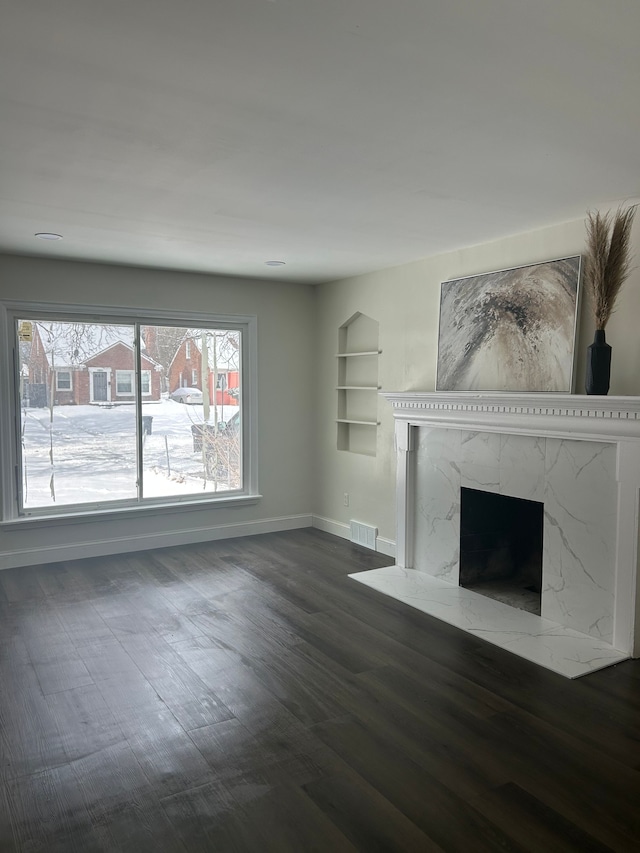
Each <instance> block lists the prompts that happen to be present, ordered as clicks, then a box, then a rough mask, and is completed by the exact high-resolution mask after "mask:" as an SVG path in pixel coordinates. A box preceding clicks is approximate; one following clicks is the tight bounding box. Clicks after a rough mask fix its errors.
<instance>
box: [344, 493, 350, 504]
mask: <svg viewBox="0 0 640 853" xmlns="http://www.w3.org/2000/svg"><path fill="white" fill-rule="evenodd" d="M343 501H344V505H345V506H349V492H345V493H344V498H343Z"/></svg>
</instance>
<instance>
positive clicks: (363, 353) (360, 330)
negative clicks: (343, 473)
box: [336, 311, 380, 456]
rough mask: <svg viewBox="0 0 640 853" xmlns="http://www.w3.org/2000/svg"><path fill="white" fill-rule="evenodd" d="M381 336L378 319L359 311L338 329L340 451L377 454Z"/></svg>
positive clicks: (337, 388)
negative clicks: (379, 339) (379, 340)
mask: <svg viewBox="0 0 640 853" xmlns="http://www.w3.org/2000/svg"><path fill="white" fill-rule="evenodd" d="M378 337H379V324H378V322H377V320H374V319H372V318H371V317H367V315H366V314H361V313H360V312H359V311H358V312H356V313H355V314H354V315H353V316H352V317H350V318H349V319H348V320H347V321H346V323H343V324H342V326H340V328H339V329H338V352H337V353H336V358H337V361H338V371H337V372H338V382H337V386H336V391H337V395H338V417H337V418H336V422H337V425H338V450H347V451H350V452H351V453H362V454H364V455H366V456H375V455H376V438H377V427H378V424H379V421H378V391H379V390H380V386H379V384H378V359H379V355H380V349H379V346H378Z"/></svg>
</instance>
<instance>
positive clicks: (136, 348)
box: [133, 323, 144, 501]
mask: <svg viewBox="0 0 640 853" xmlns="http://www.w3.org/2000/svg"><path fill="white" fill-rule="evenodd" d="M133 328H134V333H133V334H134V342H133V352H134V358H135V376H134V380H135V381H134V383H133V385H134V391H135V400H136V468H137V487H138V489H137V492H138V501H141V500H142V495H143V492H142V487H143V483H142V477H143V463H144V458H143V453H144V449H143V443H144V433H143V432H142V357H141V354H140V323H134V327H133Z"/></svg>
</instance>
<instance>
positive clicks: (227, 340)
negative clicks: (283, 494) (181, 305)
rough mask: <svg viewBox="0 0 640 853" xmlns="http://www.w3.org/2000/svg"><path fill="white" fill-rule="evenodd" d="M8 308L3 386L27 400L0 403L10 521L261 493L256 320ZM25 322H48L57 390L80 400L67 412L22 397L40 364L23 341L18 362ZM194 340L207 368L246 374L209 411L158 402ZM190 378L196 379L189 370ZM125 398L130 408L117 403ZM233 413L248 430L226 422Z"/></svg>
mask: <svg viewBox="0 0 640 853" xmlns="http://www.w3.org/2000/svg"><path fill="white" fill-rule="evenodd" d="M2 307H3V308H4V310H3V311H1V312H0V394H1V395H2V398H3V399H5V400H9V401H13V400H15V401H16V402H17V403H19V405H17V406H16V410H13V411H12V405H9V406H6V407H2V408H0V434H3V435H4V436H6V437H7V440H5V441H3V442H0V453H2V465H1V466H0V477H1V478H2V483H0V485H1V486H2V489H3V493H4V494H5V495H7V496H9V499H7V500H6V501H4V502H3V504H2V510H1V511H2V518H3V519H4V520H11V519H17V518H20V517H26V518H30V517H33V518H36V517H42V516H51V515H63V516H64V515H66V514H68V513H72V514H73V515H76V514H79V513H80V514H82V513H83V512H90V513H96V512H113V511H115V510H118V511H119V510H131V511H135V510H138V509H144V508H145V506H148V505H150V506H155V505H158V504H162V505H168V506H174V505H177V504H180V503H181V502H185V501H186V502H189V503H201V502H212V503H221V504H223V505H226V506H228V505H232V504H233V505H237V504H238V503H242V502H246V501H255V500H256V499H257V496H258V489H257V468H256V464H255V463H256V458H257V456H256V448H257V425H256V423H255V417H254V413H255V406H256V400H257V390H256V385H255V382H256V376H257V351H256V342H257V335H256V322H255V318H251V317H247V318H238V317H234V318H232V320H228V319H227V320H225V318H224V317H222V318H219V317H215V316H214V317H211V318H209V319H208V320H207V318H204V317H203V316H201V315H197V316H196V315H193V319H192V325H186V324H185V325H183V326H179V327H178V326H164V325H162V321H163V320H164V317H162V315H161V314H160V312H156V313H155V314H153V313H152V314H151V315H149V314H145V315H144V316H142V317H140V318H139V317H137V316H131V317H129V316H128V314H127V313H126V312H125V311H124V310H120V311H118V313H117V314H115V311H114V314H115V317H114V319H113V320H112V319H111V318H110V315H109V309H103V316H102V317H100V318H97V317H96V315H95V309H89V308H88V309H87V310H86V311H85V312H84V313H83V311H82V308H80V307H79V308H77V309H76V307H75V306H74V307H73V308H67V309H66V312H65V313H64V314H61V313H59V312H56V309H55V307H47V308H46V309H41V310H40V311H38V310H36V308H34V306H33V305H30V304H18V303H10V304H9V303H7V304H6V305H4V306H2ZM168 319H169V318H167V320H168ZM25 320H27V321H28V322H31V323H33V325H34V328H36V327H37V328H38V329H39V335H40V340H41V342H42V347H41V352H42V358H43V359H44V368H45V370H51V369H53V370H54V372H55V373H56V388H57V389H58V390H60V391H71V390H73V391H74V395H76V397H77V400H76V402H78V403H79V405H78V406H72V407H69V406H65V407H64V411H60V412H58V405H62V403H60V404H59V403H58V401H57V399H54V400H53V403H52V406H51V407H50V410H49V409H44V408H37V404H36V403H35V402H34V401H33V400H32V399H31V398H30V397H29V396H28V393H25V391H24V389H25V388H27V389H28V388H29V386H30V384H32V383H33V382H34V380H35V371H36V370H37V369H39V368H40V365H31V364H30V362H29V357H28V354H27V352H26V349H25V352H24V355H22V354H20V355H19V358H18V360H17V361H18V362H19V363H17V364H14V359H13V351H14V350H15V351H16V353H18V352H19V347H18V346H17V344H18V328H19V324H20V323H21V322H24V321H25ZM194 320H195V321H196V322H197V325H196V323H194V322H193V321H194ZM165 322H166V321H165ZM170 322H173V323H175V318H174V317H172V318H171V320H170ZM207 322H208V323H209V325H207ZM143 323H144V324H145V327H148V328H151V330H152V332H153V334H154V335H155V337H156V338H157V339H158V340H159V341H161V342H163V343H164V346H163V347H162V349H160V348H159V349H158V350H157V351H154V353H153V357H152V356H151V355H150V354H148V353H146V352H145V353H143V352H141V350H140V347H139V343H138V342H139V341H140V338H141V335H140V328H141V325H142V324H143ZM187 336H189V337H190V338H191V339H192V340H193V339H197V340H198V341H202V342H203V344H202V348H200V347H199V348H198V358H199V359H200V358H202V361H203V364H208V365H209V369H211V366H212V365H217V366H219V368H220V369H223V370H225V371H228V370H233V371H235V372H236V374H237V375H238V376H239V377H240V385H239V393H238V397H237V399H234V400H233V401H228V400H225V401H220V400H215V399H214V400H211V401H209V403H208V406H207V411H206V414H205V406H204V404H203V402H202V399H200V401H199V402H198V401H194V402H191V401H189V400H182V401H181V402H184V403H187V405H175V401H170V402H169V401H166V400H165V401H163V400H162V399H161V396H160V381H161V376H162V374H163V372H164V373H165V374H168V372H169V369H170V367H171V364H172V363H173V362H174V361H175V359H176V356H177V355H178V354H179V353H182V354H184V348H183V347H182V344H183V343H184V341H185V338H186V337H187ZM23 362H24V363H23ZM56 363H57V364H65V363H66V364H71V363H73V364H74V368H73V370H72V369H71V368H66V369H65V368H62V367H60V368H57V367H55V365H56ZM150 363H151V365H153V367H152V368H150V367H148V366H147V365H149V364H150ZM47 364H48V365H49V366H48V367H47ZM128 365H131V367H128ZM196 372H197V374H198V375H199V374H200V371H199V370H198V371H196ZM12 374H13V376H12ZM74 374H75V378H74ZM189 376H191V377H192V378H193V379H194V380H196V379H197V377H196V376H195V375H194V374H193V371H192V370H191V369H190V370H189V373H188V376H187V378H188V377H189ZM10 381H11V383H12V384H11V385H10V384H9V382H10ZM137 382H139V383H140V392H141V393H140V396H139V397H138V396H137V395H136V383H137ZM194 384H195V382H194ZM73 386H77V387H73ZM21 395H22V396H21ZM118 399H120V400H121V401H122V400H123V399H124V400H126V401H127V402H129V403H130V405H127V406H118V405H115V406H114V405H112V404H113V403H114V402H117V400H118ZM234 416H235V421H234V422H235V423H240V424H242V427H241V429H237V430H226V429H224V428H223V427H222V428H220V429H218V428H217V424H221V425H222V424H226V423H229V422H230V421H231V420H232V418H234ZM205 417H206V418H207V424H204V418H205ZM151 421H152V422H153V428H151ZM43 459H45V460H46V462H45V464H42V460H43ZM16 471H17V473H18V476H17V477H15V476H12V475H13V473H14V472H16Z"/></svg>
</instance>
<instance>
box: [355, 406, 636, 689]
mask: <svg viewBox="0 0 640 853" xmlns="http://www.w3.org/2000/svg"><path fill="white" fill-rule="evenodd" d="M383 396H384V397H385V398H386V399H387V400H388V401H389V402H390V403H391V404H392V406H393V409H394V418H395V444H396V453H397V478H396V482H397V490H396V517H397V537H396V566H395V567H389V568H388V569H379V570H374V571H372V572H365V573H361V574H360V575H358V576H357V579H358V580H360V581H361V582H363V583H368V584H369V585H371V586H374V587H375V588H377V589H380V590H381V591H384V592H387V593H388V594H391V595H394V596H395V597H397V598H400V600H403V601H406V602H407V603H410V604H412V605H413V606H416V607H419V608H420V609H422V610H424V611H425V612H428V613H431V614H432V615H436V616H437V618H441V619H443V620H444V621H448V622H449V623H450V624H453V625H457V626H458V627H461V628H463V630H466V631H469V632H471V633H474V634H475V635H476V636H478V637H482V638H484V639H487V640H488V641H489V642H493V643H495V644H496V645H501V646H503V647H504V648H508V649H509V650H510V651H513V652H514V653H515V654H521V656H522V657H527V658H529V659H531V660H535V661H536V662H539V663H541V664H542V665H545V666H549V668H551V669H554V670H555V671H557V672H562V673H563V674H565V675H568V676H569V677H576V676H577V675H582V674H584V673H585V672H589V671H592V670H593V669H597V668H600V667H602V666H606V665H609V664H610V663H613V662H616V661H619V660H624V659H625V657H629V656H630V655H632V654H633V653H634V648H635V650H636V651H637V652H638V653H640V643H637V644H636V645H635V647H634V641H635V639H636V636H637V634H638V632H637V631H636V609H638V610H640V607H639V606H638V603H637V598H636V577H637V563H638V550H639V549H638V532H639V531H638V496H639V490H640V399H639V398H635V397H634V398H629V397H585V396H580V395H565V394H512V393H476V392H435V393H429V392H408V393H384V394H383ZM467 490H469V491H467ZM471 491H476V492H480V493H482V494H483V495H485V496H486V494H487V493H490V494H492V495H495V496H497V497H498V499H500V498H515V499H519V500H520V501H524V502H532V503H533V504H536V505H537V506H538V509H536V510H535V513H537V518H538V521H531V525H532V527H536V525H537V526H538V527H539V519H540V514H541V517H542V544H541V545H535V544H531V545H529V546H527V548H528V549H529V556H528V557H526V558H525V562H528V561H529V558H531V561H533V557H532V555H533V553H534V552H537V556H536V557H535V563H536V569H535V572H534V573H532V574H531V573H530V569H531V567H530V566H527V568H526V571H525V574H527V573H529V575H528V577H527V578H526V580H527V583H526V586H530V587H532V588H533V589H532V590H529V592H534V593H535V595H536V602H537V597H538V596H539V603H536V605H535V608H534V609H535V611H536V612H531V611H529V612H527V610H525V609H520V608H514V607H512V606H507V605H506V604H505V603H504V602H503V601H501V600H497V599H496V600H493V598H489V597H487V595H486V592H487V590H488V587H486V586H485V592H484V593H483V594H482V595H479V594H478V593H479V592H480V587H479V586H478V587H476V586H475V583H476V582H481V581H480V579H479V578H476V580H475V581H474V580H471V581H470V580H469V578H468V576H467V569H468V566H469V565H470V563H469V559H470V558H469V555H468V549H466V548H465V545H466V544H467V543H466V542H465V537H466V536H470V537H472V538H473V536H474V535H477V533H478V531H475V530H470V531H469V532H465V529H466V527H467V521H466V511H465V519H464V520H463V518H462V515H463V503H464V504H466V503H467V497H465V496H467V495H468V494H469V492H471ZM485 499H486V498H485ZM502 512H503V510H490V514H494V515H495V514H496V513H502ZM527 524H529V522H527ZM472 526H473V525H472ZM501 535H502V534H499V533H498V534H497V536H498V538H499V537H500V536H501ZM475 541H476V544H478V539H477V538H476V540H475ZM480 544H481V543H480ZM497 547H498V549H500V547H502V549H503V551H507V550H514V548H515V547H516V546H515V545H514V544H513V543H512V542H511V541H510V540H508V539H507V540H506V543H505V542H503V544H502V546H499V545H498V546H497ZM476 550H478V551H479V550H482V549H481V548H480V547H478V548H477V549H476ZM540 551H541V554H542V557H541V561H540V556H539V555H540ZM474 559H475V560H476V563H477V562H478V560H479V559H480V557H479V555H478V554H476V555H475V557H473V558H472V559H471V563H473V560H474ZM486 562H491V563H492V565H493V563H494V562H495V558H489V557H487V560H486ZM540 562H541V565H540ZM476 569H477V565H476ZM476 569H474V570H473V571H476ZM521 569H522V567H520V568H517V569H516V570H515V572H511V570H509V573H510V574H512V575H513V574H515V575H516V576H517V574H518V572H520V571H521ZM476 574H478V572H477V571H476ZM518 582H520V579H519V580H518ZM487 583H490V582H487ZM471 584H473V589H471V588H470V587H471ZM483 585H484V582H483ZM500 594H501V595H502V593H500ZM483 602H484V603H483ZM512 603H513V602H512Z"/></svg>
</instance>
